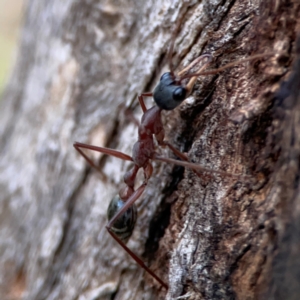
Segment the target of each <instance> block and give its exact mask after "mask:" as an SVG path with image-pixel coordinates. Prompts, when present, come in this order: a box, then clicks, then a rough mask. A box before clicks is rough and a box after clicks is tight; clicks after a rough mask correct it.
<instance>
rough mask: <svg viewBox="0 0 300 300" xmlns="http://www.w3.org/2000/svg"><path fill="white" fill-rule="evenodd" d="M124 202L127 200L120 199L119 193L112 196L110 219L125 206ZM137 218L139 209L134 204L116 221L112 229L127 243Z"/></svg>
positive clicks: (109, 207) (108, 212) (108, 215)
mask: <svg viewBox="0 0 300 300" xmlns="http://www.w3.org/2000/svg"><path fill="white" fill-rule="evenodd" d="M124 203H125V202H124V201H123V200H122V199H120V197H119V195H117V196H115V197H114V198H112V200H111V201H110V204H109V206H108V208H107V218H108V220H110V219H112V217H113V216H114V215H115V214H116V213H117V212H118V211H119V210H120V209H121V208H122V207H123V205H124ZM136 218H137V209H136V205H135V204H133V205H132V206H130V207H129V208H128V209H127V210H126V212H125V213H124V214H123V215H122V216H120V217H119V218H118V219H117V220H116V221H115V222H114V224H113V226H112V228H111V231H112V232H113V233H114V234H115V235H117V236H118V238H119V239H120V240H122V241H123V242H124V243H126V242H127V241H128V240H129V238H130V236H131V235H132V232H133V229H134V226H135V222H136Z"/></svg>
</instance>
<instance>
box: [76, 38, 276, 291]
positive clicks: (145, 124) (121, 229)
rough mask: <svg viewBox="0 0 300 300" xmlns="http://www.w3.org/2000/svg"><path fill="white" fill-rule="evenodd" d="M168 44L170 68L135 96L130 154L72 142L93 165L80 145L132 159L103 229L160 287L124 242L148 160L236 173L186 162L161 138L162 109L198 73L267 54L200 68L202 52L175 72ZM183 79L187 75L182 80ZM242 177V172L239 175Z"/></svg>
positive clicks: (205, 60) (174, 102) (185, 92)
mask: <svg viewBox="0 0 300 300" xmlns="http://www.w3.org/2000/svg"><path fill="white" fill-rule="evenodd" d="M172 48H173V42H172V44H171V46H170V50H169V58H170V59H169V63H170V70H171V71H170V72H167V73H164V74H163V75H162V76H161V78H160V82H159V83H158V85H157V86H156V88H155V90H154V92H153V93H143V94H141V95H140V96H138V100H139V104H140V106H141V108H142V111H143V116H142V118H141V123H140V124H139V126H138V141H137V142H136V143H135V144H134V145H133V150H132V156H129V155H127V154H125V153H122V152H120V151H116V150H114V149H110V148H104V147H97V146H93V145H88V144H83V143H79V142H75V143H74V144H73V146H74V147H75V149H76V150H77V151H78V152H79V153H80V154H81V155H82V156H83V157H84V158H85V159H86V160H87V162H88V163H89V164H90V165H91V166H93V167H95V168H96V169H97V167H96V165H95V164H94V163H93V161H92V160H91V159H90V158H89V157H88V156H87V155H86V154H85V153H84V152H83V150H82V149H88V150H92V151H97V152H100V153H103V154H106V155H110V156H114V157H117V158H120V159H122V160H127V161H132V162H133V167H132V169H130V170H129V171H128V172H126V173H125V175H124V183H125V186H124V187H123V188H121V190H120V191H119V194H118V195H117V196H115V197H114V198H113V199H112V200H111V202H110V204H109V207H108V210H107V217H108V220H109V221H108V223H107V225H106V229H107V230H108V232H109V234H110V235H111V236H112V237H113V238H114V239H115V240H116V241H117V242H118V243H119V244H120V246H121V247H122V248H123V249H124V250H125V251H126V252H127V253H128V254H129V255H130V256H131V257H132V258H133V259H134V260H135V261H136V263H138V264H139V265H140V266H141V267H142V268H144V269H145V270H146V271H147V272H148V273H149V274H150V275H151V276H152V277H153V278H154V279H155V280H157V281H158V282H159V283H160V284H161V285H162V286H163V287H164V288H166V289H167V288H168V285H167V284H166V283H165V282H164V281H163V280H161V279H160V278H159V277H158V276H157V275H156V274H155V273H154V272H153V271H152V270H151V269H150V268H148V267H147V266H146V265H145V263H144V262H143V261H142V259H141V258H139V257H138V256H137V255H136V254H135V253H133V252H132V251H131V250H130V249H129V248H128V247H127V246H126V243H127V241H128V240H129V238H130V236H131V235H132V232H133V229H134V226H135V223H136V219H137V209H136V205H135V204H134V203H135V201H136V200H137V199H139V198H140V196H141V195H142V193H143V192H144V190H145V188H146V186H147V184H148V180H149V179H150V177H151V175H152V171H153V167H152V164H151V160H158V161H163V162H167V163H172V164H176V165H179V166H183V167H188V168H190V169H192V170H193V171H194V172H195V173H196V174H197V175H198V176H200V175H199V173H198V172H199V171H202V172H206V173H207V172H209V173H215V174H219V175H225V176H231V177H240V176H241V175H240V174H230V173H227V172H223V171H218V170H211V169H207V168H205V167H203V166H200V165H197V164H194V163H190V162H189V161H188V157H187V156H186V154H184V153H182V152H180V151H179V150H177V149H176V148H175V147H173V146H172V145H171V144H170V143H169V142H167V141H165V139H164V137H165V133H164V128H163V124H162V119H161V112H162V110H173V109H175V108H176V107H177V106H178V105H180V104H181V103H182V102H183V100H185V99H186V98H187V97H188V96H189V95H190V93H191V91H192V89H193V87H194V84H195V82H196V79H197V77H198V76H203V75H212V74H217V73H219V72H221V71H223V70H225V69H227V68H230V67H232V66H234V65H237V64H240V63H243V62H247V61H250V60H254V59H257V58H261V57H265V56H267V55H271V54H258V55H254V56H251V57H249V58H246V59H243V60H239V61H234V62H232V63H229V64H227V65H225V66H223V67H221V68H218V69H214V70H208V71H203V69H204V68H205V67H206V66H207V65H208V64H209V63H210V62H211V61H212V55H210V54H203V55H201V56H199V57H198V58H196V59H195V60H194V61H192V63H191V64H190V65H188V66H187V67H186V68H184V69H183V70H181V71H180V72H179V73H178V74H177V75H175V73H174V71H173V70H172V63H171V60H172V55H170V53H172ZM200 63H202V66H201V68H200V69H198V71H197V72H196V73H192V74H188V72H189V71H190V70H192V69H193V68H194V67H195V66H197V65H198V64H200ZM184 79H189V81H188V82H187V83H186V84H185V83H184ZM144 97H153V99H154V101H155V103H156V105H154V106H153V107H151V108H150V109H147V107H146V105H145V103H144ZM153 136H155V139H156V141H157V144H158V145H159V146H160V147H168V148H169V149H170V150H171V151H172V152H173V153H174V154H175V155H176V156H177V157H179V158H180V159H181V160H176V159H171V158H168V157H162V156H160V155H159V154H158V153H157V152H156V151H155V144H154V138H153ZM140 168H142V169H143V170H144V181H143V183H142V184H141V185H140V186H139V187H138V188H137V189H136V190H135V189H134V184H135V179H136V176H137V172H138V170H139V169H140ZM243 177H246V176H243Z"/></svg>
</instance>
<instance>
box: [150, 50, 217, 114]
mask: <svg viewBox="0 0 300 300" xmlns="http://www.w3.org/2000/svg"><path fill="white" fill-rule="evenodd" d="M202 60H206V62H204V63H203V64H202V67H201V68H200V71H201V70H202V69H203V68H204V67H206V65H207V64H208V63H210V62H211V60H212V56H211V55H210V54H203V55H201V56H200V57H198V58H196V59H195V60H194V61H192V63H191V64H189V65H188V66H187V67H186V68H185V69H183V70H181V71H180V72H179V73H178V75H177V76H175V75H174V73H173V72H172V71H171V72H167V73H164V74H163V75H162V76H161V77H160V81H159V83H158V85H157V86H156V88H155V90H154V92H153V98H154V101H155V103H156V104H157V106H158V107H159V108H160V109H165V110H172V109H174V108H176V107H177V106H178V105H179V104H181V103H182V101H183V100H184V99H185V98H186V97H187V96H188V95H189V94H190V93H191V91H192V88H193V86H194V84H195V82H196V79H197V76H195V74H192V75H185V74H186V73H187V72H189V71H190V70H191V69H192V68H193V67H194V66H196V65H197V64H198V63H199V62H201V61H202ZM198 71H199V69H198ZM186 78H191V79H190V80H189V82H188V83H187V84H186V85H185V84H183V83H182V80H183V79H186Z"/></svg>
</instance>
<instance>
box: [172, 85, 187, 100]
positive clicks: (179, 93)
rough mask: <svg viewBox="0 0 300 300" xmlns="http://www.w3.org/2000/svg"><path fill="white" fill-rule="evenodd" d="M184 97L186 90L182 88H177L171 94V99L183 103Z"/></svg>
mask: <svg viewBox="0 0 300 300" xmlns="http://www.w3.org/2000/svg"><path fill="white" fill-rule="evenodd" d="M185 96H186V89H185V88H183V87H181V86H180V87H178V88H177V89H176V90H175V91H174V92H173V99H174V100H175V101H183V100H184V98H185Z"/></svg>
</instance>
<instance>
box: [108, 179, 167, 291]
mask: <svg viewBox="0 0 300 300" xmlns="http://www.w3.org/2000/svg"><path fill="white" fill-rule="evenodd" d="M146 186H147V183H143V184H142V185H141V186H140V187H139V188H138V189H137V190H136V191H135V192H134V193H133V194H132V195H131V196H130V197H129V199H128V200H126V202H125V203H124V205H123V206H122V208H121V209H120V210H119V211H118V212H117V213H116V214H115V215H114V216H113V217H112V218H111V219H110V221H109V222H108V223H107V225H106V229H107V231H108V232H109V234H110V235H111V236H112V237H113V238H114V239H115V240H116V241H117V242H118V244H119V245H120V246H121V247H122V248H123V249H124V250H125V251H126V252H127V253H128V254H129V255H130V256H131V257H132V258H133V259H134V260H135V261H136V263H137V264H139V265H140V266H141V267H142V268H143V269H144V270H145V271H146V272H148V273H149V274H150V275H151V276H152V277H153V278H154V279H156V280H157V281H158V282H159V283H160V284H161V285H162V286H163V287H164V288H166V289H168V285H167V284H166V283H164V282H163V281H162V280H161V279H160V278H159V277H158V276H157V275H156V274H155V273H154V272H153V271H151V270H150V269H149V268H148V267H147V266H146V265H145V263H144V262H143V261H142V259H140V258H139V257H138V256H137V255H136V254H135V253H133V252H132V251H131V250H130V249H129V248H128V247H127V246H126V245H125V243H124V242H123V241H122V240H121V239H120V238H119V237H118V236H117V235H116V234H115V233H114V232H113V231H112V226H113V224H114V223H115V222H116V220H117V219H119V218H120V217H121V216H122V215H123V214H124V213H125V212H126V211H127V209H128V208H129V207H131V206H132V205H133V204H134V202H135V201H136V200H137V199H138V198H139V197H140V196H141V195H142V193H143V192H144V190H145V187H146Z"/></svg>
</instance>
